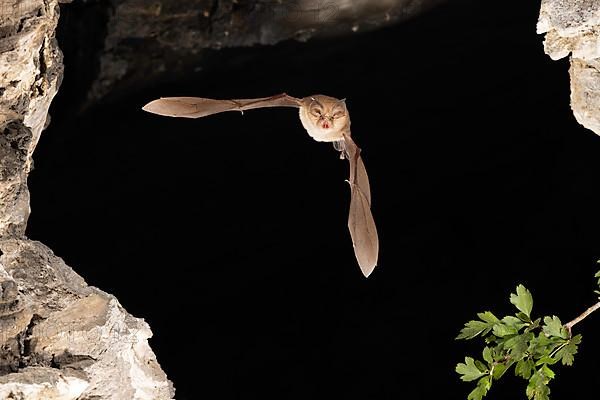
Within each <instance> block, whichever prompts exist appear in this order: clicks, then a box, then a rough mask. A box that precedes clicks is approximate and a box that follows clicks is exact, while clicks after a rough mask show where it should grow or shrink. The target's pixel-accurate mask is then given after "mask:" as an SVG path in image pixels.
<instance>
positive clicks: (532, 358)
mask: <svg viewBox="0 0 600 400" xmlns="http://www.w3.org/2000/svg"><path fill="white" fill-rule="evenodd" d="M595 277H596V278H598V285H599V286H600V271H598V273H596V275H595ZM596 293H597V294H599V295H600V291H598V290H596ZM510 302H511V303H512V304H513V305H514V306H515V307H516V309H517V312H516V313H515V314H514V315H507V316H505V317H502V318H498V317H496V316H495V315H494V314H493V313H492V312H491V311H485V312H481V313H478V314H477V317H478V319H476V320H472V321H469V322H467V323H466V324H465V326H464V327H463V328H462V330H461V331H460V334H459V335H458V336H457V337H456V339H464V340H470V339H474V338H477V337H480V338H482V339H483V340H484V342H485V347H484V348H483V351H482V353H481V358H473V357H465V361H464V363H459V364H458V365H457V366H456V372H457V373H458V374H459V375H460V379H461V380H463V381H465V382H473V381H476V386H475V388H474V389H473V390H472V391H471V393H469V395H468V397H467V399H468V400H481V399H482V398H483V397H484V396H485V395H486V394H487V393H488V391H489V390H490V388H491V387H492V383H493V382H494V381H497V380H499V379H500V378H501V377H502V376H503V375H504V374H505V373H506V372H507V371H508V370H509V369H511V368H513V367H514V368H513V370H514V373H515V375H516V376H520V377H521V378H523V379H525V380H526V381H527V388H526V391H525V393H526V395H527V397H528V398H529V399H531V400H549V395H550V388H549V386H548V384H549V383H550V381H551V380H552V379H554V377H555V373H554V368H556V367H555V365H556V364H558V363H560V364H562V365H567V366H571V365H573V361H574V356H575V354H577V349H578V346H579V344H580V343H581V335H575V336H573V335H572V333H571V330H572V327H573V326H574V325H575V324H576V323H578V322H580V321H581V320H583V319H584V318H585V317H587V316H588V315H589V314H591V313H592V312H593V311H595V310H597V309H598V308H600V298H599V302H598V303H597V304H596V305H594V306H592V307H590V308H589V309H588V310H586V312H584V313H583V314H582V315H580V316H579V317H577V318H576V319H574V320H573V321H571V322H569V323H567V324H563V323H562V322H561V320H560V319H559V318H558V317H557V316H554V315H553V316H546V317H543V318H536V319H534V318H532V317H531V312H532V310H533V296H532V295H531V292H530V291H529V290H527V288H526V287H525V286H523V285H519V286H517V289H516V293H511V295H510Z"/></svg>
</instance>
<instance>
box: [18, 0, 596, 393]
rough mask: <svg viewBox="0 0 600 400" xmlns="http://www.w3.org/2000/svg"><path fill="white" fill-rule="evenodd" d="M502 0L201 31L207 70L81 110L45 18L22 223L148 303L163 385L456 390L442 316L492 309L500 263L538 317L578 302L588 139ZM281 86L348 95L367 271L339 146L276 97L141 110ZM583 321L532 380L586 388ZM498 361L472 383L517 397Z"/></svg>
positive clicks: (527, 8) (80, 85) (590, 283)
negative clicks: (264, 105)
mask: <svg viewBox="0 0 600 400" xmlns="http://www.w3.org/2000/svg"><path fill="white" fill-rule="evenodd" d="M509 3H512V4H514V6H512V5H509V4H507V3H498V2H482V1H476V0H472V1H455V2H449V3H448V4H446V5H443V6H440V7H438V8H436V9H434V10H432V11H431V12H428V13H427V14H424V15H422V16H420V17H417V18H415V19H413V20H411V21H408V22H406V23H403V24H400V25H397V26H393V27H390V28H386V29H382V30H378V31H374V32H369V33H357V34H356V35H351V36H346V37H338V38H328V39H315V40H310V41H308V42H306V43H301V42H296V41H286V42H283V43H280V44H278V45H275V46H265V47H259V46H257V47H250V48H232V49H222V50H213V51H210V52H209V53H210V54H208V55H207V56H206V57H207V58H206V63H208V65H211V66H212V67H211V68H208V67H207V68H204V69H203V70H202V71H199V72H198V73H197V74H193V75H190V76H177V77H173V79H172V81H171V82H166V83H161V84H156V85H153V84H148V85H147V87H146V88H145V89H143V90H139V91H132V92H129V93H121V94H120V95H119V96H118V97H113V98H110V99H109V100H107V101H105V102H103V103H102V104H99V105H97V106H94V107H91V108H89V109H87V110H85V111H84V112H77V111H76V107H75V105H74V104H73V99H79V100H78V101H82V100H81V99H82V96H83V94H84V93H85V91H86V90H87V85H88V84H89V81H90V79H91V75H90V74H91V72H90V71H93V66H92V65H90V66H89V67H90V70H89V71H83V72H81V71H74V70H73V67H71V65H75V64H77V65H79V66H81V62H80V61H77V63H75V61H73V64H71V62H72V60H76V59H77V57H84V58H85V57H87V58H89V59H92V58H93V46H92V49H90V48H88V49H85V50H83V46H82V44H81V38H80V39H77V40H76V39H69V38H68V37H67V36H66V35H65V34H64V32H63V34H62V38H60V37H59V39H60V40H61V41H62V42H61V46H62V47H63V48H64V49H65V74H66V76H65V80H64V83H63V86H62V88H61V92H60V93H59V95H58V97H57V99H56V101H55V103H54V105H53V107H52V109H51V114H52V117H53V120H52V124H51V125H50V127H49V129H48V130H47V131H46V132H45V133H44V134H43V135H42V138H41V141H40V144H39V146H38V149H37V151H36V154H35V157H34V159H35V171H34V172H33V173H32V174H31V176H30V189H31V192H32V210H33V212H32V215H31V218H30V222H29V226H28V236H29V237H30V238H31V239H35V240H40V241H42V242H44V243H45V244H47V245H48V246H50V247H51V248H52V249H53V250H54V251H55V252H56V254H57V255H59V256H61V257H63V258H64V259H65V261H66V262H67V263H68V264H69V265H71V266H72V267H73V268H74V269H75V270H76V271H77V272H78V273H79V274H81V275H82V276H83V277H84V278H85V279H86V281H87V282H88V283H89V284H91V285H94V286H98V287H99V288H101V289H103V290H105V291H107V292H110V293H112V294H114V295H115V296H116V297H117V298H118V299H119V300H120V301H121V302H122V304H123V305H124V306H125V308H126V309H127V310H128V311H130V312H131V313H132V314H133V315H135V316H138V317H142V318H144V319H146V320H147V321H148V323H149V324H150V326H151V327H152V330H153V332H154V337H153V338H152V339H151V345H152V347H153V349H154V351H155V352H156V354H157V356H158V360H159V362H160V363H161V365H162V367H163V368H164V370H165V372H166V373H167V375H168V376H169V378H170V379H171V380H173V381H174V384H175V387H176V388H177V399H179V400H185V399H195V398H202V397H206V396H208V395H210V396H211V397H212V398H223V399H233V398H244V399H250V398H263V397H265V396H266V395H276V396H278V397H279V398H286V399H306V398H315V397H321V396H323V397H324V396H334V397H336V398H346V399H354V398H357V399H358V398H361V399H384V398H385V399H387V398H397V397H399V396H407V395H410V396H411V397H412V398H423V399H425V398H434V396H440V395H442V394H443V395H445V396H447V397H449V398H466V395H467V394H468V392H469V391H470V390H471V386H472V385H470V384H464V383H461V382H460V381H459V380H458V376H457V375H456V374H455V373H454V366H455V365H456V363H457V362H460V361H462V359H463V357H464V356H465V355H467V354H472V353H473V352H474V351H477V349H478V348H479V345H476V344H474V343H462V342H456V341H455V340H454V337H455V336H456V335H457V333H458V331H459V330H460V328H461V327H462V325H463V323H464V322H466V321H467V320H469V319H472V318H473V317H475V313H477V312H481V311H484V310H493V311H495V312H497V313H498V314H507V313H512V312H513V311H512V309H511V305H510V304H509V302H508V296H509V293H510V292H511V291H514V288H515V286H516V285H517V284H518V283H523V284H525V285H526V286H527V287H528V288H529V289H530V290H531V291H532V292H533V295H534V301H535V304H534V314H535V315H538V316H542V315H548V314H556V315H558V316H560V317H561V318H562V319H563V320H565V321H566V320H569V319H571V318H573V317H575V316H576V315H577V314H579V313H580V312H582V311H583V310H584V309H585V308H586V307H588V306H589V305H591V304H592V303H593V302H594V301H595V297H594V293H593V290H594V280H593V274H594V272H595V271H596V264H595V262H596V260H597V259H598V258H599V257H600V251H599V249H600V247H599V245H598V244H599V243H600V230H599V229H598V226H600V213H599V212H598V207H597V200H598V198H599V196H600V187H599V186H598V184H597V183H598V180H599V178H600V157H599V154H600V140H599V139H598V137H597V136H596V135H594V134H593V133H592V132H590V131H588V130H586V129H584V128H583V127H581V126H579V125H578V124H577V122H576V121H575V119H574V118H573V116H572V113H571V110H570V108H569V84H568V79H569V78H568V63H567V61H566V60H562V61H559V62H554V61H552V60H550V59H549V58H548V57H547V56H546V55H545V54H544V52H543V47H542V37H541V36H539V35H536V33H535V23H536V19H537V12H538V10H539V4H538V2H531V3H528V2H509ZM72 6H74V5H65V6H64V8H67V7H72ZM98 35H101V28H98V31H97V32H96V33H93V34H91V36H93V37H94V38H95V40H97V42H98V43H97V45H101V39H98ZM63 43H64V44H63ZM82 52H83V53H85V52H88V53H87V55H85V54H84V55H82ZM86 74H88V75H87V77H86ZM282 91H285V92H287V93H290V94H292V95H295V96H299V97H301V96H305V95H309V94H313V93H324V94H330V95H332V96H336V97H340V98H341V97H346V98H347V99H348V100H347V101H348V107H349V110H350V113H351V117H352V128H353V129H352V132H353V137H354V139H355V140H356V142H357V143H358V144H359V145H360V146H361V147H362V148H363V151H364V153H363V155H364V158H365V162H366V164H367V168H368V171H369V174H370V178H371V187H372V191H373V213H374V215H375V219H376V221H377V224H378V228H379V234H380V239H381V253H380V263H379V266H378V268H377V269H376V270H375V272H374V273H373V275H372V276H371V277H370V278H369V279H368V280H365V279H364V278H363V276H362V274H361V273H360V271H359V269H358V266H357V265H356V262H355V260H354V256H353V252H352V247H351V242H350V239H349V236H348V232H347V228H346V218H347V207H348V202H349V193H348V192H349V191H348V187H347V185H346V183H345V182H344V179H346V177H347V176H346V174H347V166H346V163H345V162H341V161H340V160H338V159H337V155H336V153H335V151H334V150H333V149H332V148H331V146H329V145H324V144H320V143H315V142H313V141H312V140H310V138H308V136H307V135H306V133H305V132H304V130H303V129H302V127H301V125H300V124H299V121H298V120H297V116H296V114H295V111H292V110H287V109H277V110H256V111H253V112H247V113H244V115H243V116H241V115H239V114H235V113H230V114H221V115H216V116H213V117H211V118H206V119H200V120H183V119H170V118H160V117H157V116H154V115H150V114H147V113H144V112H143V111H141V109H140V108H141V106H142V105H143V104H145V103H146V102H147V101H149V100H151V99H153V98H157V97H161V96H171V95H189V96H201V97H214V98H236V97H237V98H239V97H260V96H267V95H271V94H275V93H279V92H282ZM598 320H599V319H598V318H591V319H589V320H586V322H585V323H582V324H581V326H580V327H578V332H579V333H582V334H583V337H584V339H583V344H582V346H581V348H580V354H578V355H577V356H576V359H575V365H574V367H561V368H557V369H560V373H559V374H558V377H557V380H556V382H553V384H552V386H551V387H552V390H553V398H556V399H560V398H583V397H584V396H585V395H586V394H587V393H588V392H589V391H590V390H592V388H593V387H595V386H594V384H593V383H592V382H593V381H592V380H591V378H592V377H593V376H595V374H596V373H597V372H598V371H599V370H600V368H599V367H600V364H599V363H600V361H599V359H598V357H597V354H598V351H599V346H600V344H599V343H598V341H595V340H594V339H593V338H592V334H593V332H595V331H597V330H598V328H599V327H600V322H599V321H598ZM585 378H590V379H585ZM504 380H506V381H508V382H504V383H503V384H499V385H495V387H494V388H492V391H491V392H490V395H489V396H488V398H490V399H499V398H506V397H509V396H511V397H517V396H520V397H522V398H523V397H524V390H525V389H524V388H525V385H524V383H523V382H520V381H519V380H518V379H517V378H515V377H508V376H507V377H506V378H504Z"/></svg>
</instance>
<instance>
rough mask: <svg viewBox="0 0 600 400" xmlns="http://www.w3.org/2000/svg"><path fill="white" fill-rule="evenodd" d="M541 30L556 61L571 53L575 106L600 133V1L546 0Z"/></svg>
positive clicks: (581, 120)
mask: <svg viewBox="0 0 600 400" xmlns="http://www.w3.org/2000/svg"><path fill="white" fill-rule="evenodd" d="M537 31H538V33H545V34H546V38H545V41H544V48H545V51H546V53H547V54H548V55H549V56H550V57H551V58H552V59H554V60H558V59H560V58H563V57H566V56H568V55H569V54H571V68H570V69H569V73H570V75H571V108H572V109H573V113H574V114H575V118H577V121H579V123H580V124H582V125H583V126H585V127H586V128H588V129H591V130H592V131H594V132H595V133H597V134H599V135H600V2H599V1H597V0H543V1H542V6H541V11H540V18H539V21H538V26H537Z"/></svg>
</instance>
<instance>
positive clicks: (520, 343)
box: [503, 332, 534, 361]
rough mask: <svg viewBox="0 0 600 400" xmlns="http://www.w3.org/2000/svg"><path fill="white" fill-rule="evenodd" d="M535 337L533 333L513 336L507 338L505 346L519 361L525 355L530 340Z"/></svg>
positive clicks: (514, 358)
mask: <svg viewBox="0 0 600 400" xmlns="http://www.w3.org/2000/svg"><path fill="white" fill-rule="evenodd" d="M533 338H534V335H533V333H531V332H528V333H523V334H522V335H517V336H513V337H511V338H509V339H507V340H505V341H504V343H503V346H504V348H505V349H506V350H508V351H509V353H510V355H511V357H512V359H513V360H514V361H519V360H520V359H522V358H523V357H524V356H525V352H526V351H527V349H529V345H530V344H529V342H530V341H531V340H533Z"/></svg>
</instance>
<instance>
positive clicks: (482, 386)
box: [467, 376, 492, 400]
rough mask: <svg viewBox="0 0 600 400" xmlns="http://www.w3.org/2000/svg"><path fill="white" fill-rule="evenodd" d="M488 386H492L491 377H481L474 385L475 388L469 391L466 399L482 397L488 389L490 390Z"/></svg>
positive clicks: (479, 398)
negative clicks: (475, 385)
mask: <svg viewBox="0 0 600 400" xmlns="http://www.w3.org/2000/svg"><path fill="white" fill-rule="evenodd" d="M490 387H492V379H491V377H490V376H485V377H483V378H481V379H480V380H479V381H478V382H477V387H475V389H473V391H472V392H471V393H469V396H468V397H467V400H481V399H483V397H484V396H485V395H486V394H487V392H488V390H490Z"/></svg>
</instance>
